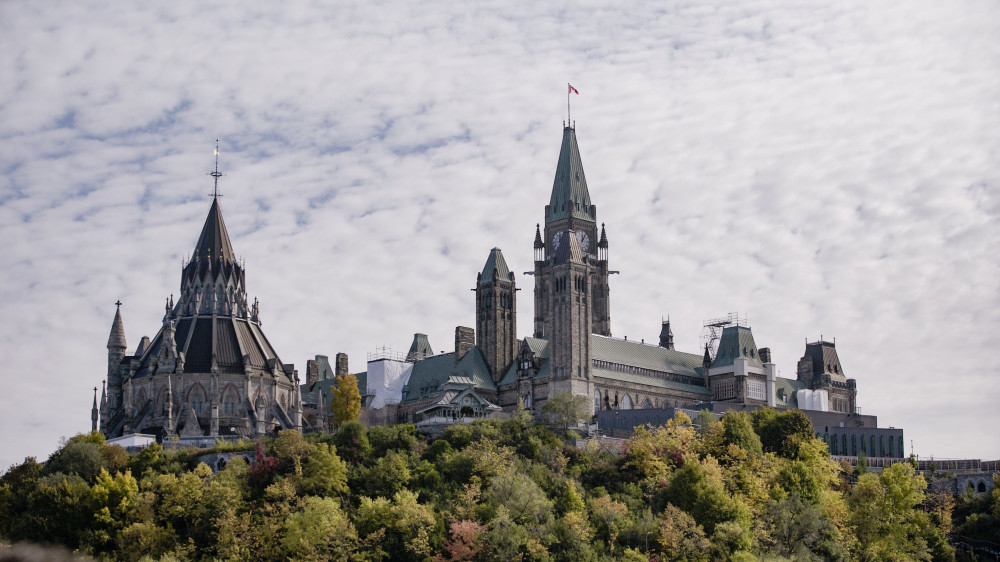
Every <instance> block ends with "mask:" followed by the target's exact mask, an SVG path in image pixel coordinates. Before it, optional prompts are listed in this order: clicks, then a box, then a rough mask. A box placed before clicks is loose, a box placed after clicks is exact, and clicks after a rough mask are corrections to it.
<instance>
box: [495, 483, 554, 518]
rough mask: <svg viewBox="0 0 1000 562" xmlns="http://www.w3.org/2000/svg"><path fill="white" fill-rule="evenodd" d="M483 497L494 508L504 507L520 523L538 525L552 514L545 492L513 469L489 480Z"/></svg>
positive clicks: (550, 503) (550, 504)
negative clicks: (488, 485)
mask: <svg viewBox="0 0 1000 562" xmlns="http://www.w3.org/2000/svg"><path fill="white" fill-rule="evenodd" d="M484 498H485V499H486V501H487V502H489V503H490V504H491V505H493V506H494V507H495V508H498V507H499V506H504V507H506V508H507V512H508V513H509V514H510V517H511V519H513V520H514V521H515V522H517V523H519V524H521V525H534V526H539V525H542V524H544V523H546V522H547V521H548V520H549V518H550V517H551V516H552V502H551V501H549V499H548V498H547V497H546V496H545V492H543V491H542V489H541V488H539V487H538V484H535V481H534V480H532V479H531V478H529V477H528V476H526V475H525V474H523V473H521V472H518V471H515V470H508V471H507V472H505V473H504V474H501V475H500V476H497V477H496V478H494V479H493V480H492V481H490V487H489V489H488V490H487V491H486V493H485V494H484Z"/></svg>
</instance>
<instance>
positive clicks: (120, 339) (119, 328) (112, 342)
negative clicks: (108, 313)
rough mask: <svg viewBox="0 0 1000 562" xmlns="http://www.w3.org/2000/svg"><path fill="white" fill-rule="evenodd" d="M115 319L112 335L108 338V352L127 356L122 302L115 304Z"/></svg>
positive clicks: (112, 324)
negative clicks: (117, 352) (116, 352)
mask: <svg viewBox="0 0 1000 562" xmlns="http://www.w3.org/2000/svg"><path fill="white" fill-rule="evenodd" d="M115 307H116V308H115V319H114V321H113V322H112V323H111V335H110V336H108V351H109V352H110V351H112V350H115V351H119V350H120V351H121V354H122V355H123V356H124V355H125V348H126V347H128V346H127V344H126V343H125V325H124V323H123V322H122V301H118V302H116V303H115Z"/></svg>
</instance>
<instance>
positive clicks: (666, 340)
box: [660, 318, 674, 349]
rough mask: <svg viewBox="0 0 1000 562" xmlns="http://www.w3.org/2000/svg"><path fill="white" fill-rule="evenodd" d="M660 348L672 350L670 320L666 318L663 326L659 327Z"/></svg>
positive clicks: (672, 338)
mask: <svg viewBox="0 0 1000 562" xmlns="http://www.w3.org/2000/svg"><path fill="white" fill-rule="evenodd" d="M660 347H665V348H667V349H673V348H674V332H673V330H671V329H670V319H669V318H667V320H666V321H665V322H663V325H662V326H660Z"/></svg>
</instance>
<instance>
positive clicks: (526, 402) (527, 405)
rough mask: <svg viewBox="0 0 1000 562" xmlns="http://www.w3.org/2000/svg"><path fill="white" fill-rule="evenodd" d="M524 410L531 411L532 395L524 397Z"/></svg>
mask: <svg viewBox="0 0 1000 562" xmlns="http://www.w3.org/2000/svg"><path fill="white" fill-rule="evenodd" d="M524 409H525V410H530V409H531V395H530V394H525V395H524Z"/></svg>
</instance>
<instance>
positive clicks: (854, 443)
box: [851, 435, 865, 456]
mask: <svg viewBox="0 0 1000 562" xmlns="http://www.w3.org/2000/svg"><path fill="white" fill-rule="evenodd" d="M864 444H865V442H864V440H862V441H861V446H862V447H864ZM851 454H852V455H854V456H857V455H858V436H857V435H852V436H851Z"/></svg>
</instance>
